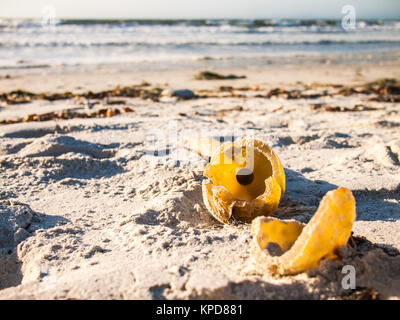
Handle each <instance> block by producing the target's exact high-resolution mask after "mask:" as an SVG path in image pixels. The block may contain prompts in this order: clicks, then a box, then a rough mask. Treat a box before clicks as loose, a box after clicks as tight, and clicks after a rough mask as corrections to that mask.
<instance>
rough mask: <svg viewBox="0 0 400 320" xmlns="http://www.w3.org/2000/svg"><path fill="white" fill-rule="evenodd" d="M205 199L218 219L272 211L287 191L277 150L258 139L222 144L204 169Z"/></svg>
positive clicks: (250, 216)
mask: <svg viewBox="0 0 400 320" xmlns="http://www.w3.org/2000/svg"><path fill="white" fill-rule="evenodd" d="M204 176H205V177H207V178H208V179H209V180H204V181H203V199H204V203H205V205H206V207H207V209H208V210H209V211H210V213H211V214H212V215H213V216H214V217H215V218H216V219H217V220H219V221H221V222H223V223H228V222H229V221H230V220H231V219H232V218H233V219H236V220H240V221H244V222H251V221H252V220H253V219H254V218H255V217H257V216H261V215H264V216H266V215H271V214H273V213H274V212H275V211H276V209H277V208H278V205H279V202H280V200H281V198H282V196H283V193H284V192H285V172H284V170H283V166H282V164H281V161H280V160H279V158H278V156H277V155H276V154H275V152H274V151H273V150H272V149H271V148H270V147H268V146H267V145H266V144H264V143H262V142H261V141H259V140H245V139H244V140H242V141H238V142H234V143H233V142H226V143H224V144H221V145H220V147H219V148H218V149H217V150H216V151H215V153H214V154H213V156H212V157H211V160H210V163H209V164H208V165H207V166H206V167H205V169H204Z"/></svg>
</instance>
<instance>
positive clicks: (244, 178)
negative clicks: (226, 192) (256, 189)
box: [236, 168, 254, 186]
mask: <svg viewBox="0 0 400 320" xmlns="http://www.w3.org/2000/svg"><path fill="white" fill-rule="evenodd" d="M236 180H237V182H239V184H241V185H242V186H247V185H248V184H250V183H252V182H253V180H254V174H253V170H250V169H248V168H240V169H239V170H237V172H236Z"/></svg>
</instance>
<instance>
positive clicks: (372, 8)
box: [0, 0, 400, 19]
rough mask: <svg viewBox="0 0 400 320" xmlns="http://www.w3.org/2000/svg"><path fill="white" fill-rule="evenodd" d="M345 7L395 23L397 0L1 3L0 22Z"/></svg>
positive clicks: (323, 11)
mask: <svg viewBox="0 0 400 320" xmlns="http://www.w3.org/2000/svg"><path fill="white" fill-rule="evenodd" d="M347 4H350V5H353V6H354V8H355V11H356V16H357V18H364V19H365V18H367V19H396V18H400V0H344V1H342V0H200V1H194V0H0V17H15V18H40V17H41V15H42V10H43V8H44V7H45V6H52V7H54V8H55V11H56V16H57V17H58V18H118V19H151V18H153V19H154V18H155V19H201V18H239V19H246V18H247V19H267V18H272V19H279V18H301V19H341V17H342V16H343V14H342V12H341V10H342V7H343V6H344V5H347Z"/></svg>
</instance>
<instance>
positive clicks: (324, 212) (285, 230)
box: [251, 188, 356, 275]
mask: <svg viewBox="0 0 400 320" xmlns="http://www.w3.org/2000/svg"><path fill="white" fill-rule="evenodd" d="M355 219H356V205H355V199H354V197H353V194H352V193H351V191H350V190H349V189H346V188H339V189H336V190H332V191H329V192H328V193H327V194H326V195H325V196H324V198H323V199H322V200H321V203H320V205H319V207H318V210H317V212H316V213H315V215H314V216H313V217H312V219H311V220H310V222H309V223H308V224H307V225H306V226H304V225H303V224H301V223H300V222H297V221H294V220H291V221H282V220H279V219H276V218H271V217H259V218H257V219H255V220H254V221H253V223H252V226H251V233H252V236H253V239H252V241H251V254H252V256H253V259H254V261H255V264H256V266H257V267H258V268H259V269H260V270H262V271H267V272H271V273H277V274H281V275H283V274H295V273H299V272H302V271H305V270H307V269H310V268H313V267H317V266H318V265H319V263H320V261H321V260H322V259H324V258H331V259H335V258H337V255H336V252H337V250H338V249H340V248H341V247H343V246H345V245H346V244H347V242H348V240H349V238H350V236H351V230H352V227H353V223H354V221H355Z"/></svg>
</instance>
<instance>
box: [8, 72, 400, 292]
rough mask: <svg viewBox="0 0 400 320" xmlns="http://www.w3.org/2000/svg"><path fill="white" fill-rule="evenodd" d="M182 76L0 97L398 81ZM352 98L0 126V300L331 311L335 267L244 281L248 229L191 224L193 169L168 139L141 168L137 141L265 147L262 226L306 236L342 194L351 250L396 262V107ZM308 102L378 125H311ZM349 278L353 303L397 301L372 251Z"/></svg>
mask: <svg viewBox="0 0 400 320" xmlns="http://www.w3.org/2000/svg"><path fill="white" fill-rule="evenodd" d="M217 71H222V72H225V73H227V72H226V70H217ZM195 73H196V71H188V70H185V71H177V72H171V71H170V72H160V73H159V74H157V73H155V72H149V73H140V74H139V73H123V72H122V73H109V74H92V75H91V74H89V75H84V74H79V75H78V74H73V75H71V74H66V75H65V74H64V75H63V74H58V75H57V74H55V75H51V76H46V75H27V76H18V77H15V78H12V79H1V80H0V81H1V83H0V85H1V90H0V91H1V92H5V91H8V90H12V89H15V88H23V89H27V90H32V91H36V92H42V91H47V92H53V91H66V90H82V91H85V90H92V91H96V90H100V89H106V88H111V87H114V86H115V85H117V84H121V85H126V84H135V83H140V82H141V81H142V80H146V81H149V82H150V83H151V84H152V85H154V86H162V87H163V88H164V87H169V88H189V89H199V88H210V89H211V88H217V87H218V86H219V85H233V86H235V87H240V86H245V85H249V86H252V87H253V86H256V85H259V86H260V88H261V91H262V92H263V93H264V94H265V92H266V90H267V89H268V88H273V87H277V86H284V87H295V86H297V87H301V84H299V83H297V84H296V82H298V81H301V82H302V83H312V82H319V83H332V84H340V83H341V84H343V83H345V84H351V83H362V82H366V81H370V80H375V79H376V78H379V77H398V78H399V77H400V68H399V66H398V65H395V66H372V65H369V66H365V67H360V66H357V67H350V66H349V67H346V68H345V67H343V66H323V67H320V68H319V69H317V68H315V69H311V70H310V69H308V70H307V69H306V68H302V67H298V68H294V67H287V68H283V70H278V69H277V67H270V68H264V69H255V68H254V69H253V68H247V69H240V70H238V69H235V70H230V71H229V73H235V74H246V75H247V76H248V78H247V79H244V80H235V81H229V80H228V81H194V80H192V78H193V75H194V74H195ZM166 83H168V85H166ZM77 87H79V89H76V88H77ZM256 93H257V92H247V94H249V95H254V94H256ZM365 98H366V97H364V96H355V95H354V96H350V97H343V96H333V97H324V98H320V99H315V100H304V99H301V100H284V99H281V98H274V97H273V98H271V99H264V98H254V97H251V96H249V97H246V98H234V97H229V98H209V99H195V100H188V101H177V100H176V99H175V98H169V97H165V98H162V99H161V101H160V102H151V101H145V100H142V99H139V98H135V99H126V98H122V99H123V100H126V105H127V106H129V107H131V108H132V109H134V110H135V113H129V114H122V115H119V116H115V117H112V118H105V119H100V118H96V119H87V120H79V119H77V120H67V121H57V122H55V121H49V122H40V123H35V122H32V123H20V124H13V125H3V126H0V181H1V184H0V201H2V202H1V203H0V216H3V217H8V218H6V220H4V221H3V220H1V219H2V218H0V223H1V225H0V227H1V228H3V229H0V237H1V232H3V231H4V230H6V232H8V233H7V234H8V235H9V234H10V232H14V233H17V236H16V237H15V239H14V242H13V239H9V238H7V239H8V240H7V241H5V240H4V241H3V242H0V244H2V243H3V245H2V248H3V249H4V250H3V249H2V251H1V252H0V270H1V271H0V289H1V288H4V289H3V290H0V298H2V299H10V298H11V299H26V298H35V299H60V298H61V299H72V298H74V299H113V298H116V299H121V298H122V299H162V298H167V299H181V298H182V299H188V298H191V299H195V298H218V299H244V298H248V299H254V298H259V299H274V298H275V299H284V298H302V299H320V298H340V297H342V296H343V295H345V294H346V293H348V291H346V290H344V289H342V288H341V284H340V279H341V278H342V276H343V275H342V274H341V273H340V270H341V269H340V263H339V265H334V266H332V265H330V264H329V263H328V264H327V265H324V266H323V267H322V268H320V269H319V270H317V271H313V272H311V273H303V274H299V275H297V276H290V277H283V278H273V277H271V276H270V275H264V274H260V273H258V272H257V271H256V270H254V267H253V266H252V264H251V259H250V257H249V240H250V227H249V225H239V226H223V225H221V224H219V223H218V222H216V221H215V220H213V219H212V218H211V217H210V216H209V214H208V213H207V212H206V211H205V209H204V206H203V201H202V198H201V188H200V185H201V179H202V171H201V170H202V168H203V166H204V164H205V161H204V160H202V159H201V158H200V157H198V156H197V155H194V154H191V157H192V158H193V159H195V161H192V162H191V163H180V165H179V166H178V165H176V164H175V163H174V158H173V155H174V152H175V151H176V150H177V148H176V147H177V146H176V141H175V140H174V139H172V137H171V139H170V141H169V142H170V145H168V146H164V147H163V148H162V149H161V151H162V150H163V149H165V148H167V147H168V149H169V150H170V151H171V154H169V155H165V154H162V152H160V153H159V155H158V156H152V155H149V152H150V151H152V150H154V143H153V142H151V141H150V140H149V134H150V133H152V132H153V133H157V132H156V131H155V130H154V129H158V130H159V131H158V132H159V133H160V132H161V133H162V134H163V135H165V136H168V134H169V132H170V131H171V130H172V129H171V128H173V126H176V127H177V129H178V135H179V136H180V137H184V136H185V135H187V134H196V133H197V134H210V135H221V136H229V135H232V134H234V133H235V132H234V130H237V129H243V130H245V132H246V133H252V134H254V136H255V137H257V138H258V139H261V140H263V141H264V142H266V143H267V144H269V145H270V146H272V147H273V148H274V150H275V151H276V152H277V153H278V155H279V156H280V158H281V160H282V162H283V164H284V167H285V170H286V175H287V191H286V193H285V197H284V199H283V201H282V203H281V209H280V211H279V212H278V213H277V215H278V216H281V217H290V218H296V219H299V220H301V221H303V222H307V221H308V220H309V219H310V217H311V216H312V214H313V212H314V211H315V210H316V208H317V206H318V203H319V201H320V199H321V198H322V196H323V195H324V194H325V193H326V192H327V191H328V190H331V189H334V188H336V187H337V186H344V187H347V188H350V189H351V190H352V191H353V193H354V195H355V197H356V201H357V221H356V223H355V226H354V235H355V236H364V237H366V238H367V239H368V240H369V241H371V242H373V243H374V244H378V245H380V246H382V247H385V248H392V249H393V250H395V249H397V250H400V185H399V183H400V162H399V161H400V135H399V132H400V108H399V107H400V106H399V105H398V104H396V103H379V102H366V101H364V100H363V99H365ZM104 103H105V102H104V101H102V102H100V104H98V105H95V106H94V107H93V108H94V109H97V108H100V107H102V105H103V104H104ZM315 103H327V104H330V105H332V106H336V105H340V106H347V107H353V106H354V105H356V104H365V105H368V106H372V107H378V108H379V110H377V111H363V112H326V111H315V110H311V109H310V106H311V105H313V104H315ZM238 105H239V106H242V107H243V108H244V110H243V111H237V110H236V111H230V112H225V115H224V117H223V118H219V117H216V116H215V114H216V112H217V111H218V110H222V109H231V108H234V107H236V106H238ZM280 106H283V108H282V109H281V110H278V111H275V112H274V110H276V109H277V108H278V107H280ZM67 108H72V109H75V110H80V111H87V110H89V108H90V106H88V104H87V102H86V101H81V100H80V101H77V100H73V99H71V100H59V101H54V102H49V101H42V100H38V101H35V102H32V103H28V104H22V105H13V106H2V107H1V108H0V120H1V119H6V118H7V119H9V118H16V117H21V116H25V115H28V114H31V113H33V112H36V113H45V112H48V111H54V110H62V109H67ZM179 113H184V114H186V116H181V115H179ZM159 145H161V146H162V143H161V142H159ZM10 201H11V202H10ZM13 201H17V202H19V203H22V204H24V205H17V204H14V205H13V204H12V202H13ZM21 208H22V209H21ZM21 210H22V211H23V212H22V211H21ZM21 212H22V213H21ZM21 214H23V215H25V216H24V217H25V219H27V220H26V221H25V222H24V221H22V222H21V223H19V224H18V223H17V222H15V221H14V220H13V219H15V217H17V216H20V215H21ZM2 230H3V231H2ZM25 238H26V240H23V239H25ZM1 239H2V238H1ZM1 239H0V241H1ZM21 240H22V242H20V241H21ZM19 242H20V243H19ZM17 243H19V245H18V247H17V248H16V247H15V246H16V244H17ZM352 263H353V264H354V265H355V266H356V271H357V286H358V287H359V288H374V289H376V290H378V292H379V293H380V297H382V298H396V297H397V298H399V297H400V256H399V255H396V254H395V253H394V254H393V256H388V255H387V254H385V253H384V252H383V251H382V250H380V249H376V250H372V251H370V252H369V253H367V254H366V255H365V256H362V257H359V258H357V259H353V260H352ZM3 270H4V271H3Z"/></svg>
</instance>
